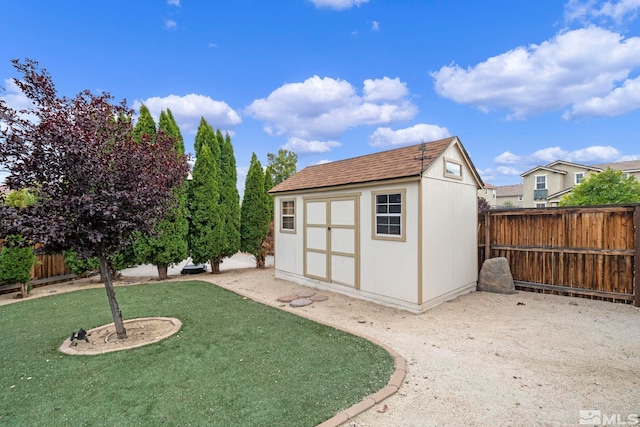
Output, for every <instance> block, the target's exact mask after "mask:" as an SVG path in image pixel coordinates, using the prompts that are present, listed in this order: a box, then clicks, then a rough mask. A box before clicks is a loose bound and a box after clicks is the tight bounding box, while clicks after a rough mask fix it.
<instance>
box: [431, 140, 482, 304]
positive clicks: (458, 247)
mask: <svg viewBox="0 0 640 427" xmlns="http://www.w3.org/2000/svg"><path fill="white" fill-rule="evenodd" d="M444 156H446V157H447V158H452V159H455V160H458V161H460V162H461V163H462V162H463V159H462V156H461V154H460V152H459V151H458V150H457V147H455V146H454V147H451V148H450V149H449V150H447V151H446V152H445V153H444ZM443 163H444V162H442V161H436V163H435V164H434V165H433V167H432V168H430V169H429V171H428V173H426V174H425V176H424V179H423V197H422V200H423V207H422V211H423V226H422V277H423V279H422V280H423V282H422V306H423V308H428V307H431V306H433V305H436V304H438V303H440V302H442V301H446V300H447V299H450V298H453V297H455V296H457V295H459V294H460V293H464V292H469V291H471V290H474V289H475V287H476V284H477V280H478V261H477V251H478V242H477V224H478V207H477V195H478V193H477V187H476V183H475V180H474V178H473V176H472V175H471V172H470V170H469V169H468V168H467V166H466V165H465V166H464V168H463V174H462V177H463V179H462V180H454V179H450V178H446V177H444V167H443V166H442V165H443Z"/></svg>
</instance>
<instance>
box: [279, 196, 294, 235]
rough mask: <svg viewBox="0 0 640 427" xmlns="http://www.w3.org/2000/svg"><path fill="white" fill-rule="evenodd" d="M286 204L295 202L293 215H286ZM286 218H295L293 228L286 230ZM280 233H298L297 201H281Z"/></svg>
mask: <svg viewBox="0 0 640 427" xmlns="http://www.w3.org/2000/svg"><path fill="white" fill-rule="evenodd" d="M285 202H293V214H285V213H284V204H285ZM285 218H293V228H284V227H283V222H284V219H285ZM279 225H280V232H281V233H293V234H295V232H296V199H281V200H280V221H279Z"/></svg>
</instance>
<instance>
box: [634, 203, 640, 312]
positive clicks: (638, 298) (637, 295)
mask: <svg viewBox="0 0 640 427" xmlns="http://www.w3.org/2000/svg"><path fill="white" fill-rule="evenodd" d="M633 224H634V226H635V228H636V238H635V240H636V241H635V248H634V249H633V259H634V261H635V262H634V269H633V305H635V306H636V307H640V279H638V276H640V205H637V206H636V208H635V209H634V212H633Z"/></svg>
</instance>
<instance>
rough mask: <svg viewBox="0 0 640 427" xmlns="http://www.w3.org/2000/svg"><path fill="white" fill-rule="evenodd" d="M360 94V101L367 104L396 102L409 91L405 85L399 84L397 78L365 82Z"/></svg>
mask: <svg viewBox="0 0 640 427" xmlns="http://www.w3.org/2000/svg"><path fill="white" fill-rule="evenodd" d="M362 93H363V97H362V99H364V100H365V101H369V102H374V101H396V100H399V99H402V98H404V97H405V96H407V95H408V93H409V90H408V89H407V84H406V83H403V82H401V81H400V79H399V78H397V77H396V78H395V79H390V78H389V77H383V78H381V79H375V80H374V79H367V80H365V81H364V88H363V89H362Z"/></svg>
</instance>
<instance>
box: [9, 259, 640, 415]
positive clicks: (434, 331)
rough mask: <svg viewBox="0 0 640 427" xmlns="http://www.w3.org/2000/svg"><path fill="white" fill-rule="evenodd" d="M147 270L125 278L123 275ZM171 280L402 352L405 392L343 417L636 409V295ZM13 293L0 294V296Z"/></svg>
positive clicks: (226, 276) (236, 275) (246, 277)
mask: <svg viewBox="0 0 640 427" xmlns="http://www.w3.org/2000/svg"><path fill="white" fill-rule="evenodd" d="M147 279H148V277H144V276H138V277H129V276H127V277H125V281H124V282H120V283H119V284H118V285H125V284H134V283H139V282H145V281H146V280H147ZM172 279H176V280H205V281H209V282H212V283H216V284H217V285H219V286H222V287H224V288H227V289H230V290H233V291H235V292H237V293H239V294H241V295H244V296H247V297H249V298H252V299H255V300H257V301H260V302H263V303H265V304H269V305H272V306H274V307H278V308H281V309H283V310H287V311H290V312H294V313H297V314H300V315H302V316H306V317H308V318H311V319H315V320H319V321H322V322H324V323H328V324H332V325H336V326H340V327H342V328H346V329H348V330H351V331H353V332H355V333H358V334H361V335H364V336H367V337H371V338H375V339H377V340H379V341H381V342H383V343H385V344H387V345H389V346H390V347H391V348H393V349H394V350H395V351H397V352H398V353H400V354H401V355H402V356H403V357H404V358H405V359H406V360H407V375H406V377H405V382H404V384H403V386H402V387H401V388H400V390H399V391H398V393H396V394H395V395H393V396H391V397H390V398H388V399H386V400H385V401H384V402H382V403H380V404H378V405H376V406H375V407H373V408H372V409H370V410H368V411H366V412H364V413H362V414H360V415H358V416H357V417H355V418H353V419H352V420H350V421H348V422H347V423H346V424H345V425H347V426H349V425H350V426H375V427H385V426H393V427H397V426H406V427H410V426H416V427H417V426H420V427H422V426H448V425H478V426H481V425H487V426H488V425H491V426H529V425H531V426H534V425H535V426H541V425H542V426H545V425H549V426H558V425H578V424H580V420H581V418H582V419H583V420H585V419H587V418H589V419H591V420H595V421H594V423H595V422H597V421H599V420H604V421H607V420H609V421H610V420H612V419H614V418H611V417H616V418H615V420H616V422H618V421H631V422H633V421H634V420H635V419H637V414H638V413H640V376H639V375H638V370H639V368H640V310H639V309H638V308H635V307H632V306H629V305H622V304H614V303H609V302H602V301H592V300H587V299H581V298H569V297H563V296H555V295H543V294H535V293H527V292H518V293H516V294H513V295H502V294H491V293H485V292H473V293H471V294H468V295H465V296H462V297H459V298H457V299H455V300H453V301H451V302H447V303H444V304H441V305H439V306H437V307H435V308H433V309H431V310H429V311H427V312H425V313H423V314H420V315H415V314H411V313H407V312H404V311H400V310H397V309H394V308H389V307H385V306H381V305H377V304H374V303H371V302H366V301H361V300H357V299H354V298H351V297H347V296H344V295H341V294H336V293H328V292H324V291H323V292H322V293H323V294H325V295H328V296H329V299H328V300H327V301H322V302H314V303H313V304H311V305H308V306H305V307H299V308H292V307H290V306H289V305H288V304H285V303H281V302H278V301H277V298H278V297H280V296H283V295H290V294H295V293H296V292H299V291H302V290H304V289H305V288H304V287H303V286H300V285H296V284H293V283H289V282H286V281H283V280H277V279H275V278H274V270H273V268H267V269H264V270H257V269H255V268H227V269H226V270H225V269H224V268H223V272H222V274H219V275H212V274H210V273H205V274H200V275H193V276H180V275H177V276H174V277H172ZM94 286H102V285H101V284H99V283H95V280H94V282H93V283H88V282H87V281H84V282H82V281H74V282H68V283H62V284H58V285H51V286H47V287H42V288H37V289H34V290H33V291H32V296H31V298H33V297H38V296H43V295H50V294H54V293H61V292H68V291H72V290H77V289H85V288H87V287H94ZM8 302H12V301H11V296H5V295H3V296H0V305H1V304H5V303H8ZM123 314H124V315H125V318H126V313H123ZM597 411H600V412H597ZM598 416H600V417H601V418H598ZM630 424H631V423H628V424H627V425H630Z"/></svg>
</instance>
